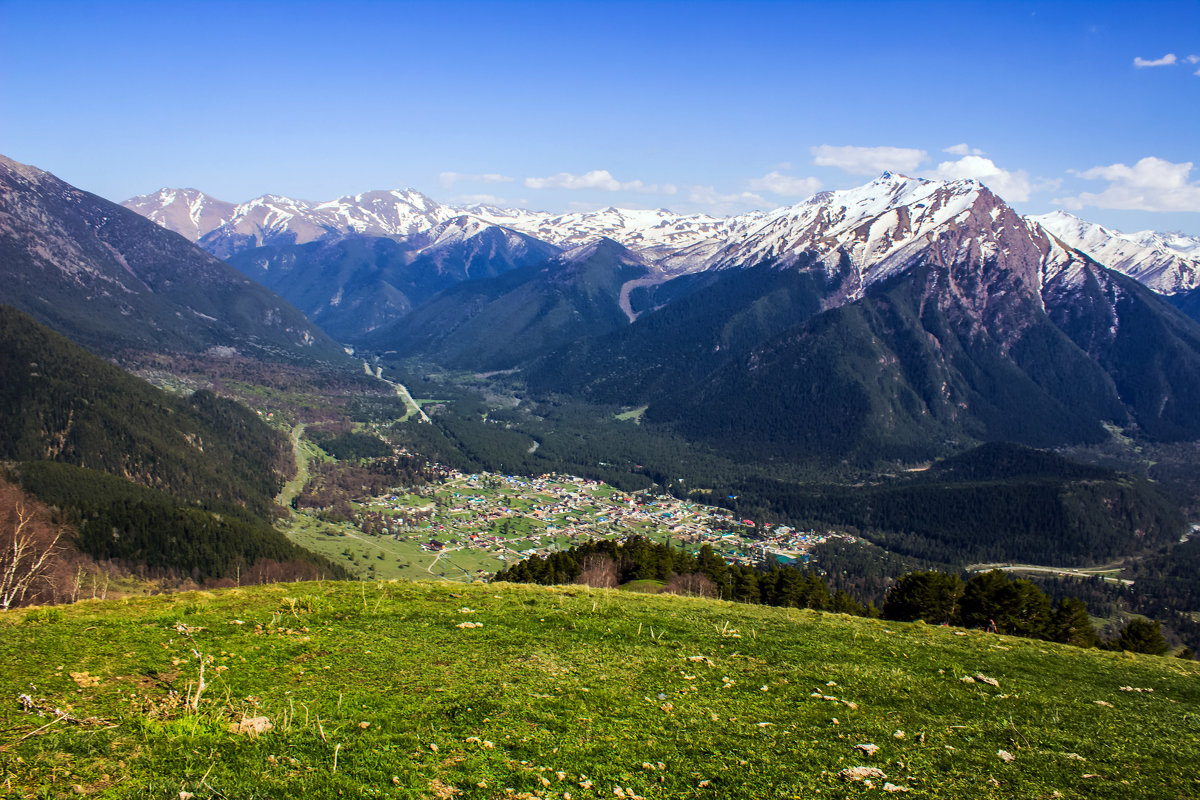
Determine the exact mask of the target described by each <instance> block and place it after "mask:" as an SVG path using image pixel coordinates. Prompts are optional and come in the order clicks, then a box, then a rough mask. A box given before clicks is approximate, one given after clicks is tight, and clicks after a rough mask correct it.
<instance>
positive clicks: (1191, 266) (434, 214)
mask: <svg viewBox="0 0 1200 800" xmlns="http://www.w3.org/2000/svg"><path fill="white" fill-rule="evenodd" d="M981 190H983V186H982V185H981V184H980V183H978V182H977V181H971V180H967V181H954V182H941V181H931V180H922V179H917V178H908V177H905V176H902V175H897V174H892V173H886V174H884V175H882V176H880V177H879V178H877V179H876V180H874V181H872V182H870V183H868V184H865V185H863V186H859V187H856V188H854V189H847V190H844V191H833V192H821V193H819V194H817V195H815V196H813V197H811V198H809V199H808V200H805V201H803V202H801V203H798V204H796V205H793V206H786V207H783V208H778V209H775V210H772V211H766V212H762V211H755V212H751V213H748V214H742V215H738V216H733V217H727V218H723V219H722V218H717V217H711V216H708V215H704V214H692V215H687V214H676V213H674V212H671V211H667V210H665V209H655V210H642V209H619V208H612V207H610V208H605V209H602V210H599V211H588V212H571V213H566V214H551V213H545V212H537V211H529V210H526V209H518V208H498V207H495V206H487V205H474V206H466V207H457V206H451V205H444V204H441V203H438V202H437V201H435V200H433V199H431V198H429V197H427V196H426V195H424V194H422V193H420V192H418V191H415V190H413V189H404V190H394V191H372V192H366V193H363V194H358V195H348V196H346V197H341V198H338V199H337V200H330V201H325V202H310V201H306V200H296V199H292V198H288V197H282V196H278V195H264V196H262V197H258V198H255V199H254V200H251V201H249V202H245V203H240V204H234V203H228V202H225V201H221V200H217V199H215V198H213V197H211V196H209V195H206V194H204V193H202V192H199V191H197V190H195V189H160V190H159V191H158V192H155V193H153V194H149V195H142V196H139V197H135V198H132V199H130V200H126V201H125V202H124V203H123V204H122V205H124V206H126V207H127V208H131V209H133V210H134V211H137V212H138V213H140V214H142V215H143V216H145V217H148V218H149V219H151V220H153V221H155V222H157V223H158V224H159V225H161V226H163V227H165V228H167V229H169V230H173V231H175V232H177V233H181V234H183V235H184V236H186V237H187V238H189V239H190V240H192V241H196V242H198V243H199V244H200V245H201V246H202V247H204V248H205V249H206V250H208V251H209V252H212V253H214V254H215V255H218V256H220V257H222V258H229V257H231V256H233V255H234V254H236V253H240V252H243V251H245V250H249V249H253V248H256V247H261V246H264V245H287V244H304V243H308V242H314V241H328V240H334V239H338V238H340V237H344V236H352V235H361V236H386V237H392V238H396V239H405V240H408V242H409V244H411V245H413V246H414V247H415V248H417V249H425V248H428V247H431V246H432V247H437V246H438V245H437V244H436V243H437V241H438V240H439V239H442V238H443V237H444V236H446V235H454V236H458V235H466V236H474V235H478V234H479V232H480V231H481V230H482V229H483V228H484V227H487V226H495V227H498V228H500V229H501V230H502V231H507V233H503V232H501V233H499V234H498V236H499V237H500V238H503V237H505V236H508V237H511V236H513V235H514V232H516V233H519V234H524V235H526V236H529V237H533V238H535V239H539V240H541V241H542V242H545V243H547V244H549V245H552V246H553V247H555V248H557V249H563V250H569V249H571V248H574V247H577V246H578V245H580V244H584V243H587V242H591V241H595V240H596V239H598V238H602V237H603V238H607V239H611V240H613V241H615V242H617V243H618V244H620V245H622V246H623V247H626V248H628V249H629V250H631V251H633V252H635V253H638V254H639V255H640V256H641V257H642V258H644V259H645V260H646V261H647V262H648V263H649V264H651V265H653V266H654V267H655V268H656V274H657V275H659V276H660V277H662V278H663V279H664V280H665V279H667V278H670V277H673V276H676V275H680V274H683V273H688V272H697V271H702V270H707V269H723V268H729V267H741V266H747V265H753V264H760V263H764V262H770V263H773V264H775V265H776V266H781V267H783V266H791V265H794V264H796V263H797V262H798V261H799V260H801V259H804V260H808V259H810V258H812V257H813V255H814V253H817V252H818V251H819V252H820V255H819V256H818V257H819V258H821V259H822V260H823V263H824V266H825V269H826V271H827V273H828V274H829V275H830V276H832V275H833V274H834V273H836V272H840V271H843V269H844V266H839V265H840V264H841V261H842V260H843V259H845V261H846V262H847V263H848V264H849V265H850V269H852V270H853V271H854V273H855V276H856V280H857V281H858V283H859V287H860V289H861V288H862V287H865V286H868V285H870V284H871V283H873V282H874V281H876V280H879V279H882V278H885V277H887V276H888V275H890V274H893V273H894V272H895V271H896V270H898V269H902V267H903V264H904V263H906V261H907V260H908V259H910V258H911V257H912V256H913V254H914V253H917V252H919V251H920V250H921V249H922V248H923V247H924V246H925V244H924V243H925V242H926V241H927V239H928V234H929V233H930V232H931V231H933V230H935V229H937V228H939V227H941V226H943V225H945V224H946V223H947V222H949V221H951V220H953V219H954V218H955V217H956V216H959V215H961V214H963V213H964V212H965V210H966V209H967V208H969V207H970V206H971V204H972V203H974V202H975V200H976V199H977V197H978V193H979V192H980V191H981ZM456 219H461V220H463V221H461V222H456V223H454V224H453V225H451V226H450V228H445V227H444V226H446V224H447V223H450V222H451V221H452V220H456ZM466 220H474V222H469V223H468V222H466ZM1027 220H1028V222H1029V224H1035V225H1040V226H1041V227H1042V228H1044V229H1045V230H1046V231H1048V232H1049V233H1051V234H1053V236H1055V237H1057V238H1058V239H1059V240H1061V241H1062V242H1063V243H1064V244H1066V245H1067V246H1068V247H1071V248H1077V249H1079V250H1081V251H1082V252H1084V253H1085V254H1087V255H1088V256H1090V257H1091V258H1093V259H1095V260H1096V261H1099V262H1100V263H1102V264H1104V265H1105V266H1108V267H1111V268H1113V269H1116V270H1118V271H1120V272H1123V273H1125V274H1127V275H1130V276H1131V277H1133V278H1136V279H1137V280H1139V281H1141V282H1142V283H1144V284H1146V285H1147V286H1149V287H1151V288H1152V289H1154V290H1155V291H1158V292H1161V293H1165V294H1174V293H1178V292H1184V291H1189V290H1192V289H1196V288H1197V287H1200V237H1189V236H1183V235H1180V234H1161V233H1155V232H1152V231H1144V232H1141V233H1135V234H1123V233H1120V232H1117V231H1112V230H1109V229H1106V228H1104V227H1102V226H1100V225H1096V224H1094V223H1089V222H1086V221H1084V220H1081V219H1079V218H1077V217H1074V216H1072V215H1070V214H1067V213H1066V212H1061V211H1059V212H1054V213H1051V214H1044V215H1040V216H1031V217H1028V218H1027ZM464 225H466V226H468V227H470V228H471V230H470V232H469V233H467V232H465V229H463V230H464V232H463V233H461V234H460V233H453V234H449V233H448V231H451V230H458V229H460V228H463V226H464Z"/></svg>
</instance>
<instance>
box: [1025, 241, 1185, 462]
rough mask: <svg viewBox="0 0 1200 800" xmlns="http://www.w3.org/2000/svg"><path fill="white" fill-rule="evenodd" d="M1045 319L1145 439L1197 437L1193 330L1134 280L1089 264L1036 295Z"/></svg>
mask: <svg viewBox="0 0 1200 800" xmlns="http://www.w3.org/2000/svg"><path fill="white" fill-rule="evenodd" d="M1043 294H1044V296H1045V302H1046V311H1047V313H1048V314H1049V316H1050V319H1051V320H1053V322H1054V323H1055V324H1056V325H1057V326H1058V327H1059V328H1060V329H1062V330H1063V331H1064V332H1066V334H1067V335H1068V336H1070V337H1071V339H1072V340H1073V341H1074V342H1075V343H1076V344H1077V345H1079V347H1080V348H1082V349H1083V350H1084V351H1086V352H1087V354H1088V355H1089V356H1090V357H1091V358H1092V359H1093V360H1094V361H1095V362H1096V363H1098V364H1100V365H1101V366H1102V367H1103V368H1104V369H1105V371H1107V372H1108V373H1109V374H1110V375H1111V376H1112V378H1113V381H1114V383H1115V386H1116V388H1117V391H1118V392H1119V394H1120V397H1121V400H1122V401H1123V402H1124V403H1125V405H1126V406H1127V407H1128V409H1129V411H1130V414H1131V416H1132V418H1133V420H1134V421H1135V422H1136V423H1137V425H1138V427H1139V428H1140V429H1141V430H1142V432H1143V433H1145V434H1146V435H1147V436H1149V437H1150V438H1152V439H1157V440H1162V441H1171V440H1180V439H1196V438H1200V418H1198V417H1197V414H1196V410H1197V409H1200V325H1197V323H1196V322H1195V321H1194V320H1192V319H1189V318H1188V317H1187V316H1186V315H1185V314H1183V313H1181V312H1180V311H1179V310H1178V309H1176V308H1174V307H1173V306H1172V305H1171V304H1169V303H1167V302H1165V301H1164V300H1163V299H1162V297H1161V296H1160V295H1158V294H1156V293H1154V292H1152V291H1150V290H1149V289H1147V288H1146V287H1145V286H1143V285H1142V284H1141V283H1139V282H1137V281H1135V280H1134V279H1132V278H1130V277H1128V276H1126V275H1122V274H1120V273H1118V272H1114V271H1112V270H1106V269H1104V268H1102V267H1099V266H1098V265H1095V264H1086V265H1082V266H1081V267H1080V268H1079V269H1077V270H1064V271H1061V272H1059V273H1058V274H1057V275H1055V276H1053V277H1051V278H1050V279H1049V280H1047V282H1046V286H1045V289H1044V291H1043Z"/></svg>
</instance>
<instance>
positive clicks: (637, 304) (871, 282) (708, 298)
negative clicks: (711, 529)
mask: <svg viewBox="0 0 1200 800" xmlns="http://www.w3.org/2000/svg"><path fill="white" fill-rule="evenodd" d="M4 166H5V168H6V169H5V172H4V173H3V175H4V178H5V180H7V181H8V182H9V184H8V185H9V186H11V187H12V188H11V189H8V190H6V192H5V195H4V203H5V204H6V211H7V216H6V217H4V220H5V224H6V225H7V228H5V229H4V230H3V238H0V245H2V246H3V247H5V248H7V250H5V251H3V252H7V253H14V254H15V255H13V256H11V257H9V258H8V259H7V260H6V262H5V263H4V268H5V269H7V270H9V273H8V274H9V275H11V279H10V280H9V283H8V288H6V289H5V290H4V291H5V297H6V298H8V297H13V298H15V302H13V300H10V301H9V302H13V304H14V305H17V306H18V307H20V308H23V309H24V310H27V311H29V312H30V313H33V314H34V315H35V316H38V315H39V314H40V316H39V319H43V320H44V321H49V322H50V324H52V325H56V327H59V329H60V330H66V331H67V332H69V333H71V332H72V330H74V334H75V335H77V336H79V337H80V338H81V340H83V341H85V343H86V342H87V341H89V340H90V341H93V342H98V343H100V346H102V347H108V348H110V349H111V348H112V347H113V346H114V344H113V343H114V342H116V341H120V342H122V343H125V344H126V345H128V344H129V343H130V342H136V341H137V340H138V337H139V336H141V337H143V340H142V343H143V344H146V343H147V342H146V341H145V338H146V337H147V336H149V337H150V338H153V337H155V336H157V337H158V340H159V341H158V342H157V345H158V346H160V347H164V348H169V347H171V346H176V347H183V346H185V344H183V343H184V342H186V343H187V344H186V346H189V347H193V348H203V347H205V346H207V347H212V346H221V345H226V344H227V346H231V347H237V348H245V349H254V348H255V347H257V348H258V349H259V350H261V351H263V352H272V351H273V350H274V351H278V352H283V351H287V352H294V351H295V349H296V348H299V349H300V350H303V349H304V348H311V349H313V350H322V352H332V351H333V350H335V349H336V346H335V345H333V344H332V342H330V341H329V340H328V339H327V338H326V337H324V335H323V334H321V333H320V332H318V331H316V329H315V328H312V327H311V326H310V325H309V323H307V321H305V320H303V318H301V317H300V316H299V315H298V314H295V312H294V311H289V310H288V309H287V306H286V304H285V303H283V301H281V300H279V299H278V298H276V297H275V296H274V295H271V294H270V293H269V292H268V291H267V290H265V289H261V288H258V287H256V286H255V284H253V283H250V282H248V281H247V280H246V279H245V278H244V277H241V276H238V275H237V274H236V273H234V272H233V271H232V270H230V269H229V268H228V267H227V266H226V265H225V264H223V263H222V262H220V261H218V260H217V259H215V258H212V257H210V256H207V255H205V254H203V253H202V252H201V251H199V250H198V249H196V248H195V247H194V246H192V245H191V244H189V243H188V242H187V241H185V239H184V238H181V237H180V236H174V235H173V234H171V233H168V232H167V231H165V230H163V226H174V227H176V228H177V229H178V230H179V232H180V233H181V234H183V235H184V236H186V237H188V238H191V239H193V240H195V241H198V242H199V243H200V244H201V245H203V246H206V247H209V248H211V249H212V250H214V251H215V252H220V253H222V254H223V255H225V256H226V257H227V258H228V259H229V260H230V261H231V263H233V264H235V265H237V266H238V267H239V268H240V269H241V270H242V273H243V274H244V275H249V276H251V277H253V278H254V279H255V280H256V281H259V282H260V283H262V284H265V285H267V286H270V287H274V288H276V289H277V290H278V291H279V292H280V293H281V294H283V295H284V297H286V298H288V299H289V300H291V301H292V302H293V303H295V304H296V305H297V306H299V307H300V308H301V309H302V310H303V311H304V312H306V313H308V314H309V315H311V317H312V318H313V319H314V320H316V321H318V322H319V323H320V324H321V325H322V326H323V327H325V328H326V329H327V330H329V331H332V332H334V333H335V334H336V335H337V336H338V337H339V338H342V339H344V340H346V341H350V342H353V343H356V344H358V345H360V346H366V347H368V348H370V349H372V350H374V351H376V352H387V351H392V352H394V353H396V354H398V355H402V356H413V357H418V358H423V359H427V360H431V361H435V362H438V363H442V364H444V365H447V366H451V367H455V368H463V369H475V370H497V369H513V368H515V369H520V370H521V371H522V373H523V375H524V377H525V379H526V381H527V382H528V383H529V385H530V387H531V389H533V390H534V391H541V392H567V393H571V394H576V395H581V396H584V397H587V398H590V399H593V400H598V401H604V402H612V403H620V404H625V405H639V406H640V405H646V406H648V409H647V411H646V415H645V419H647V420H649V421H659V422H665V423H669V424H670V425H671V426H672V427H674V428H675V429H677V430H679V431H681V432H684V433H686V434H687V435H688V436H689V437H691V438H694V439H705V440H709V441H712V442H713V443H714V444H718V445H719V446H721V447H731V448H739V449H743V450H748V451H753V452H772V453H775V454H779V455H787V454H795V453H804V454H808V455H811V456H814V457H834V456H839V457H853V458H862V459H866V460H872V459H878V458H889V459H891V458H895V459H901V460H908V459H918V458H923V457H927V456H929V455H931V454H936V453H940V452H947V451H952V450H955V449H957V448H961V447H962V446H964V445H965V444H968V443H971V442H975V441H985V440H996V439H1004V440H1012V441H1018V442H1023V443H1026V444H1032V445H1036V446H1052V445H1059V444H1066V443H1073V442H1089V441H1101V440H1103V439H1104V438H1106V437H1107V436H1108V433H1107V432H1106V431H1105V427H1104V426H1105V425H1116V426H1121V427H1125V428H1131V429H1134V430H1136V431H1140V432H1141V433H1142V434H1143V435H1145V436H1148V437H1150V438H1154V439H1163V440H1173V439H1197V438H1200V417H1198V416H1197V415H1196V414H1195V409H1197V408H1200V325H1198V324H1197V323H1196V322H1195V321H1193V320H1191V319H1188V318H1187V317H1186V316H1185V314H1183V313H1180V311H1179V310H1178V309H1177V308H1175V307H1173V306H1172V303H1171V302H1168V301H1167V300H1166V299H1164V296H1163V295H1161V294H1158V293H1156V292H1155V291H1151V290H1150V288H1147V286H1146V285H1143V284H1142V283H1139V280H1140V281H1144V282H1145V283H1146V284H1149V286H1151V287H1152V288H1155V289H1158V290H1162V291H1165V292H1171V293H1172V294H1171V295H1170V299H1171V301H1172V302H1174V303H1175V304H1176V305H1179V306H1180V307H1182V308H1184V309H1186V308H1187V302H1188V299H1189V298H1192V297H1194V294H1193V293H1194V292H1196V291H1197V288H1196V287H1197V263H1196V259H1195V254H1196V251H1197V245H1196V242H1195V241H1193V240H1191V239H1189V238H1187V237H1182V236H1174V237H1169V236H1162V235H1150V234H1138V235H1136V236H1124V235H1122V234H1117V233H1113V232H1110V231H1108V230H1106V229H1104V228H1101V227H1099V226H1092V225H1089V224H1087V223H1084V222H1082V221H1079V220H1075V219H1074V218H1070V217H1068V216H1067V215H1063V214H1055V215H1049V216H1047V217H1040V218H1023V217H1021V216H1020V215H1018V214H1017V213H1016V212H1015V211H1013V209H1012V208H1010V207H1009V206H1008V205H1007V204H1005V203H1004V201H1003V200H1002V199H1001V198H999V197H997V196H996V195H995V194H993V193H992V192H991V191H990V190H988V189H987V187H985V186H983V185H981V184H980V183H978V182H976V181H970V180H966V181H954V182H941V181H930V180H922V179H914V178H907V177H904V176H901V175H896V174H891V173H885V174H884V175H882V176H880V177H879V178H877V179H876V180H874V181H872V182H870V183H868V184H865V185H863V186H860V187H857V188H855V189H850V190H845V191H838V192H823V193H821V194H818V195H816V196H814V197H812V198H810V199H809V200H807V201H805V202H803V203H799V204H797V205H794V206H788V207H786V208H781V209H776V210H774V211H771V212H767V213H755V214H749V215H744V216H741V217H731V218H728V219H724V220H719V219H715V218H711V217H704V216H690V217H689V216H682V215H675V214H671V213H670V212H666V211H649V212H640V211H639V212H631V211H622V210H617V209H607V210H604V211H600V212H592V213H580V214H566V215H549V214H535V213H533V212H527V211H519V210H510V209H497V208H488V207H481V206H476V207H473V208H470V209H462V208H452V207H449V206H443V205H440V204H438V203H436V202H434V201H432V200H430V199H429V198H427V197H425V196H424V195H421V194H419V193H417V192H413V191H404V192H372V193H368V194H365V195H359V196H356V197H352V198H342V199H340V200H337V201H331V202H326V203H309V202H304V201H294V200H289V199H287V198H279V197H264V198H259V199H258V200H255V201H252V202H250V203H245V204H242V205H232V204H228V203H222V202H220V201H216V200H213V199H212V198H210V197H207V196H205V195H203V194H201V193H199V192H195V191H192V190H177V191H172V190H163V191H161V192H159V193H158V194H156V195H152V196H147V197H143V198H136V199H135V200H132V201H128V202H127V203H126V205H127V206H129V207H131V208H134V209H137V210H138V211H140V212H141V213H142V214H145V215H147V216H150V217H151V218H153V219H155V220H156V221H157V222H158V223H159V225H158V226H155V225H151V224H149V223H147V222H145V221H143V220H141V218H140V217H138V216H136V215H133V214H130V213H129V212H127V211H125V210H122V209H120V208H117V207H115V206H112V205H111V204H106V203H105V201H102V200H100V199H99V198H95V197H94V196H91V195H87V194H86V193H83V192H80V191H79V190H76V189H73V188H72V187H69V186H67V185H66V184H62V183H61V182H59V181H57V180H56V179H53V178H52V176H48V175H46V174H45V173H41V172H38V171H37V170H32V169H31V168H27V167H21V166H20V165H13V164H12V162H6V163H5V165H4ZM1093 254H1095V255H1093ZM1100 258H1104V259H1107V263H1106V262H1104V261H1101V260H1100ZM1110 264H1111V265H1112V266H1110ZM80 265H86V267H81V266H80ZM135 278H136V279H137V280H134V279H135ZM221 298H224V299H221ZM272 304H273V305H272ZM247 308H249V309H251V311H250V312H249V313H247V311H246V309H247ZM56 323H57V324H56ZM256 326H257V327H256ZM147 332H149V333H147ZM89 337H90V339H89ZM289 348H291V349H290V350H289Z"/></svg>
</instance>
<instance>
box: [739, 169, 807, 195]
mask: <svg viewBox="0 0 1200 800" xmlns="http://www.w3.org/2000/svg"><path fill="white" fill-rule="evenodd" d="M747 185H748V186H749V187H750V188H751V189H753V190H754V191H756V192H771V193H772V194H778V195H783V196H784V197H808V196H809V195H812V194H816V192H818V191H819V190H820V188H821V181H820V180H818V179H817V178H797V177H794V176H792V175H783V174H781V173H779V172H768V173H767V174H766V175H764V176H762V177H761V178H751V179H750V180H749V181H748V182H747Z"/></svg>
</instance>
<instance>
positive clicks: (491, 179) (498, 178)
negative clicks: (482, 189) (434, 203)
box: [438, 172, 516, 189]
mask: <svg viewBox="0 0 1200 800" xmlns="http://www.w3.org/2000/svg"><path fill="white" fill-rule="evenodd" d="M514 180H516V179H515V178H510V177H508V176H507V175H497V174H496V173H494V172H489V173H487V174H484V175H471V174H469V173H466V172H443V173H441V174H440V175H438V182H439V183H441V184H442V188H444V189H449V188H451V187H452V186H454V184H456V183H458V182H459V181H469V182H471V183H512V182H513V181H514Z"/></svg>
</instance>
